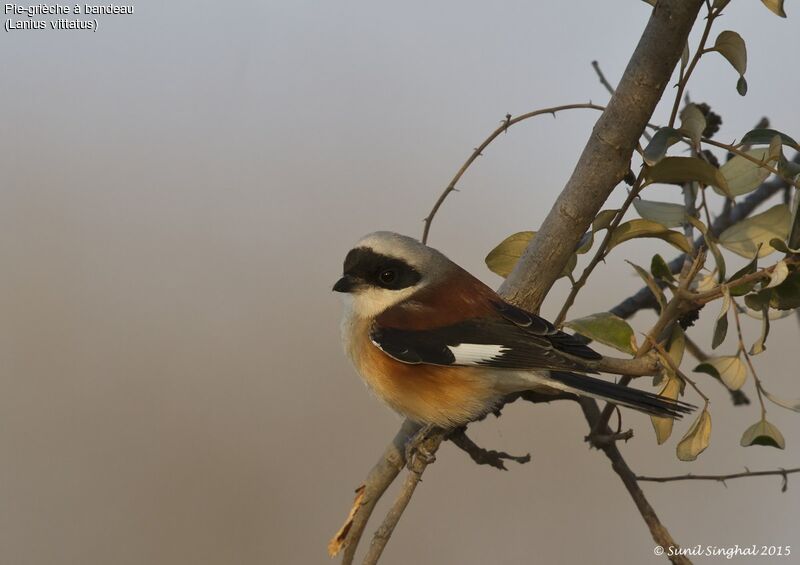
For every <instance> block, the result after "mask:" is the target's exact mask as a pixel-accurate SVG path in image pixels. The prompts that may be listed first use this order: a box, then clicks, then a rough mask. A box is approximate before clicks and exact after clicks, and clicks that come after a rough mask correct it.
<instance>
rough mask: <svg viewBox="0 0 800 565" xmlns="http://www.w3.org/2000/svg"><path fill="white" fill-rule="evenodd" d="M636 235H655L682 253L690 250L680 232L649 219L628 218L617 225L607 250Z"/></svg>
mask: <svg viewBox="0 0 800 565" xmlns="http://www.w3.org/2000/svg"><path fill="white" fill-rule="evenodd" d="M637 237H656V238H658V239H663V240H664V241H666V242H667V243H669V244H671V245H674V246H675V247H677V248H678V249H680V250H681V251H683V252H684V253H688V252H689V251H691V244H690V243H689V240H687V239H686V236H684V235H683V234H682V233H680V232H676V231H672V230H668V229H667V228H665V227H664V226H662V225H661V224H659V223H656V222H651V221H650V220H630V221H627V222H625V223H622V224H620V225H618V226H617V227H616V228H615V229H614V231H613V232H611V238H610V239H609V242H608V251H611V249H613V248H614V247H616V246H617V245H619V244H620V243H622V242H624V241H628V240H630V239H634V238H637Z"/></svg>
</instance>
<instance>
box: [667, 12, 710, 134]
mask: <svg viewBox="0 0 800 565" xmlns="http://www.w3.org/2000/svg"><path fill="white" fill-rule="evenodd" d="M720 12H722V8H720V9H718V10H713V9H710V10H709V12H708V16H707V17H706V25H705V27H704V28H703V35H702V36H701V37H700V43H699V44H698V45H697V51H695V53H694V57H692V60H691V62H690V63H689V66H688V67H686V72H685V73H683V74H682V76H681V77H680V80H679V81H678V91H677V92H676V93H675V102H674V103H673V104H672V113H670V116H669V127H673V126H674V125H675V118H677V116H678V108H679V107H680V105H681V98H682V97H683V91H684V90H685V89H686V85H687V84H688V82H689V77H691V76H692V72H693V71H694V68H695V67H696V66H697V63H698V61H700V57H702V56H703V53H705V46H706V41H708V35H709V34H710V33H711V26H713V25H714V20H715V19H716V18H717V16H719V14H720Z"/></svg>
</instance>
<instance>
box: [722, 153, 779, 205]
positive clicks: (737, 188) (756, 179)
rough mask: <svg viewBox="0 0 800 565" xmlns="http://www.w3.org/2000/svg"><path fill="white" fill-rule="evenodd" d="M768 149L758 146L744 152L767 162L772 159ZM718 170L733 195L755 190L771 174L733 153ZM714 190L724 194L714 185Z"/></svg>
mask: <svg viewBox="0 0 800 565" xmlns="http://www.w3.org/2000/svg"><path fill="white" fill-rule="evenodd" d="M769 151H770V150H769V148H766V147H760V148H758V149H751V150H750V151H746V153H747V154H748V155H750V156H751V157H753V158H754V159H758V160H759V161H762V162H763V163H764V164H769V163H770V161H772V159H770V158H769ZM719 171H720V173H722V176H724V177H725V181H726V182H727V183H728V189H729V190H730V193H731V194H732V195H734V196H739V195H742V194H747V193H748V192H750V191H752V190H755V189H756V188H758V186H759V185H760V184H761V183H762V182H764V180H765V179H766V178H767V177H768V176H770V175H771V174H772V173H771V172H770V171H768V170H767V169H766V168H764V167H762V166H760V165H758V164H757V163H754V162H752V161H750V160H749V159H746V158H744V157H742V156H741V155H735V156H734V157H733V158H732V159H731V160H730V161H728V162H727V163H725V164H724V165H722V166H721V167H720V168H719ZM714 190H715V191H716V192H717V193H719V194H722V195H723V196H724V195H725V193H724V192H722V191H721V190H719V189H718V188H716V187H714Z"/></svg>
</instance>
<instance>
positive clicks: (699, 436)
mask: <svg viewBox="0 0 800 565" xmlns="http://www.w3.org/2000/svg"><path fill="white" fill-rule="evenodd" d="M710 437H711V415H710V414H709V413H708V410H706V409H703V411H702V412H701V413H700V415H699V416H698V417H697V419H696V420H695V421H694V423H693V424H692V426H691V427H690V428H689V431H687V432H686V435H684V436H683V438H681V441H680V442H679V443H678V447H677V448H676V450H675V451H676V453H677V455H678V459H680V460H681V461H694V460H695V459H697V456H698V455H700V454H701V453H702V452H703V451H704V450H705V449H706V447H708V442H709V439H710Z"/></svg>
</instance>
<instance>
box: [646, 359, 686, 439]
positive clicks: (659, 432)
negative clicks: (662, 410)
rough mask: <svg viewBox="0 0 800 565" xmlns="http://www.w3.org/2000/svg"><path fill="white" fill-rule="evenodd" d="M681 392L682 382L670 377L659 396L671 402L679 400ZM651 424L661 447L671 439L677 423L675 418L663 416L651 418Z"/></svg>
mask: <svg viewBox="0 0 800 565" xmlns="http://www.w3.org/2000/svg"><path fill="white" fill-rule="evenodd" d="M680 390H681V381H680V380H679V379H678V378H677V377H675V376H672V375H670V376H669V377H667V382H665V383H664V386H663V387H662V388H661V391H660V392H659V393H658V396H660V397H662V398H668V399H669V400H678V394H679V393H680ZM650 422H652V424H653V430H655V432H656V441H657V442H658V445H661V444H662V443H664V442H665V441H667V440H668V439H669V436H670V435H672V426H673V424H674V423H675V420H674V419H673V418H664V417H661V416H650Z"/></svg>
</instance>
